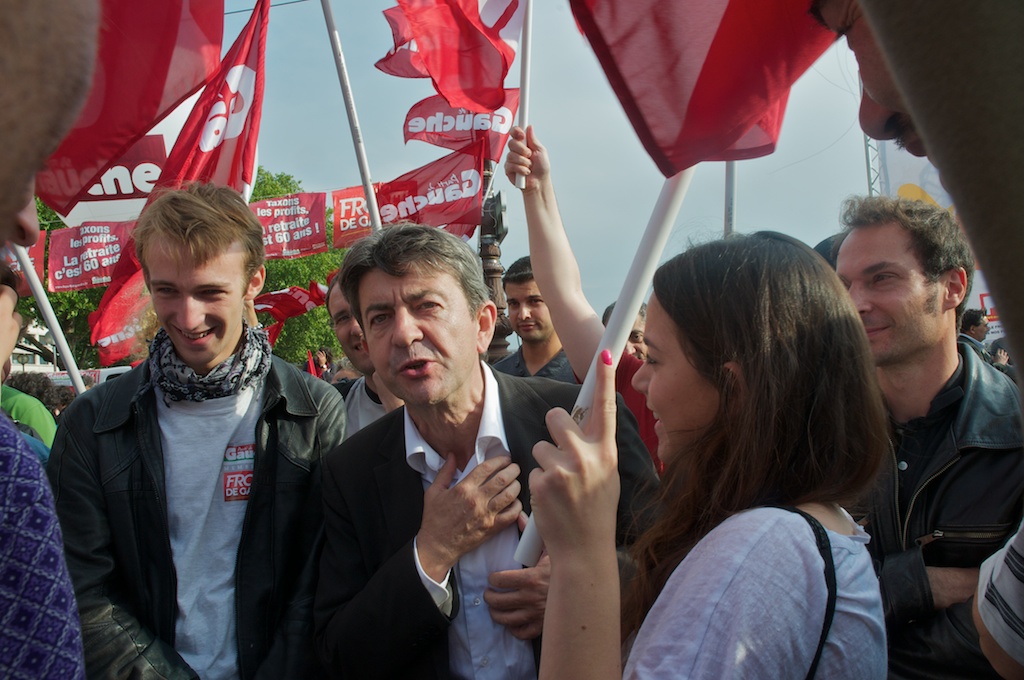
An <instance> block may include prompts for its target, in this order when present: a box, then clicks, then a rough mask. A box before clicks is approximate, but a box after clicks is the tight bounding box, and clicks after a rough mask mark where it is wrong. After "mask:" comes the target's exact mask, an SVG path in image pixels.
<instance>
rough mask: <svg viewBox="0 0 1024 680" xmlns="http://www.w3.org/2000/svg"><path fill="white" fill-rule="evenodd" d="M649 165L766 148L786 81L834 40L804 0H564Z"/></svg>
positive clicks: (778, 120)
mask: <svg viewBox="0 0 1024 680" xmlns="http://www.w3.org/2000/svg"><path fill="white" fill-rule="evenodd" d="M570 5H571V7H572V11H573V13H574V14H575V16H576V20H577V22H578V23H579V25H580V27H581V28H582V29H583V32H584V34H585V35H586V36H587V40H588V41H589V42H590V45H591V48H592V49H593V50H594V53H595V54H596V55H597V58H598V61H599V62H600V63H601V67H602V68H603V69H604V72H605V75H606V76H607V77H608V81H609V83H611V86H612V89H613V90H614V91H615V94H616V95H617V96H618V98H619V101H620V102H621V104H622V107H623V109H625V111H626V115H627V116H628V117H629V120H630V122H631V123H632V124H633V128H634V129H635V130H636V132H637V134H638V135H639V137H640V140H641V142H642V143H643V145H644V148H646V149H647V153H649V154H650V156H651V158H652V159H653V160H654V162H655V163H656V164H657V166H658V169H659V170H660V171H661V172H662V173H663V174H664V175H665V176H666V177H671V176H672V175H675V174H677V173H679V172H680V171H682V170H684V169H686V168H688V167H691V166H693V165H695V164H696V163H699V162H700V161H705V160H740V159H744V158H755V157H757V156H763V155H766V154H769V153H771V152H772V151H774V150H775V144H776V142H777V141H778V136H779V129H780V127H781V125H782V116H783V112H784V111H785V107H786V101H787V99H788V97H789V89H790V87H792V85H793V83H794V82H796V79H797V78H799V77H800V75H801V74H802V73H803V72H804V71H806V70H807V69H808V68H809V67H810V66H811V64H813V63H814V62H815V60H817V58H818V57H819V56H820V55H821V54H822V53H823V52H824V51H825V50H826V49H828V47H829V45H831V44H832V43H833V42H834V41H835V35H834V34H833V33H831V32H830V31H828V30H826V29H824V28H823V27H821V26H819V25H818V24H817V23H816V22H815V20H814V19H812V18H811V16H810V14H809V13H808V11H807V7H808V2H807V0H679V1H678V2H659V1H658V0H570Z"/></svg>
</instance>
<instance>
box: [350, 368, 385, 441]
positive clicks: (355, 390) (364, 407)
mask: <svg viewBox="0 0 1024 680" xmlns="http://www.w3.org/2000/svg"><path fill="white" fill-rule="evenodd" d="M386 414H387V409H385V408H384V404H382V403H381V402H380V401H375V400H374V399H373V397H371V396H370V393H369V388H368V387H367V386H366V377H365V376H360V377H359V378H358V379H357V380H356V381H355V383H354V384H353V385H352V389H350V390H349V391H348V396H347V397H345V439H348V438H349V437H351V436H352V435H354V434H355V433H356V432H358V431H359V430H361V429H363V428H364V427H366V426H367V425H369V424H370V423H372V422H375V421H376V420H377V419H378V418H381V417H383V416H385V415H386Z"/></svg>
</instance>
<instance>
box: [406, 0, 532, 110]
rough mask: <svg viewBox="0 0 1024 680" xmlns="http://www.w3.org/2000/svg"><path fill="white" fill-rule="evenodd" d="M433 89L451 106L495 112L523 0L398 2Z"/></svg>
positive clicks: (520, 21)
mask: <svg viewBox="0 0 1024 680" xmlns="http://www.w3.org/2000/svg"><path fill="white" fill-rule="evenodd" d="M398 5H399V6H400V7H401V8H402V11H403V12H405V16H406V19H407V20H408V21H409V30H410V32H411V33H412V36H413V38H414V39H415V40H416V47H417V49H418V51H419V54H420V57H421V58H422V59H423V64H424V65H425V66H426V68H427V72H428V73H430V79H431V80H432V81H433V82H434V88H435V89H436V90H437V92H438V94H440V95H441V96H443V97H444V98H445V99H446V100H447V101H448V103H449V104H451V105H452V106H454V107H457V108H465V109H469V110H471V111H481V112H486V111H493V110H495V109H497V108H498V107H500V106H501V104H502V102H503V101H504V100H505V94H504V91H503V89H502V88H503V84H504V82H505V75H506V74H507V73H508V69H509V66H511V65H512V60H513V59H515V50H516V48H515V46H514V44H513V43H514V41H515V40H517V39H518V37H519V33H520V31H521V30H522V25H523V8H524V6H525V4H524V3H520V2H519V0H398Z"/></svg>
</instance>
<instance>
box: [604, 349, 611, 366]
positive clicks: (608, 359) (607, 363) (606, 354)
mask: <svg viewBox="0 0 1024 680" xmlns="http://www.w3.org/2000/svg"><path fill="white" fill-rule="evenodd" d="M601 361H603V362H604V365H605V366H611V365H612V353H611V352H609V351H608V350H604V351H603V352H601Z"/></svg>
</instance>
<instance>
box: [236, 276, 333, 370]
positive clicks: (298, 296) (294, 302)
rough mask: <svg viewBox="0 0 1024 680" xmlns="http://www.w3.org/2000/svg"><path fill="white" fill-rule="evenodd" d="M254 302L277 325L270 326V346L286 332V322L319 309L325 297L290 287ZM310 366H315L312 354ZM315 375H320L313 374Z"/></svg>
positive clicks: (262, 296)
mask: <svg viewBox="0 0 1024 680" xmlns="http://www.w3.org/2000/svg"><path fill="white" fill-rule="evenodd" d="M311 285H312V284H311ZM253 302H254V305H255V308H256V311H257V312H266V313H267V314H270V316H272V317H274V321H276V323H274V324H271V325H270V326H268V327H267V328H266V331H267V338H268V339H269V340H270V344H271V345H275V344H276V343H277V338H278V336H279V335H281V331H282V330H284V322H285V321H286V320H288V319H291V318H292V317H296V316H302V315H303V314H305V313H306V312H308V311H309V310H311V309H315V308H316V307H319V306H320V305H322V304H323V296H322V295H319V296H318V295H312V294H310V292H309V291H307V290H306V289H305V288H300V287H299V286H289V287H287V288H283V289H281V290H275V291H271V292H269V293H263V294H262V295H257V296H256V299H255V300H254V301H253ZM307 351H308V350H307ZM309 365H310V366H311V367H312V365H313V355H312V353H310V355H309ZM310 372H312V371H310ZM313 375H318V374H317V373H313Z"/></svg>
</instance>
